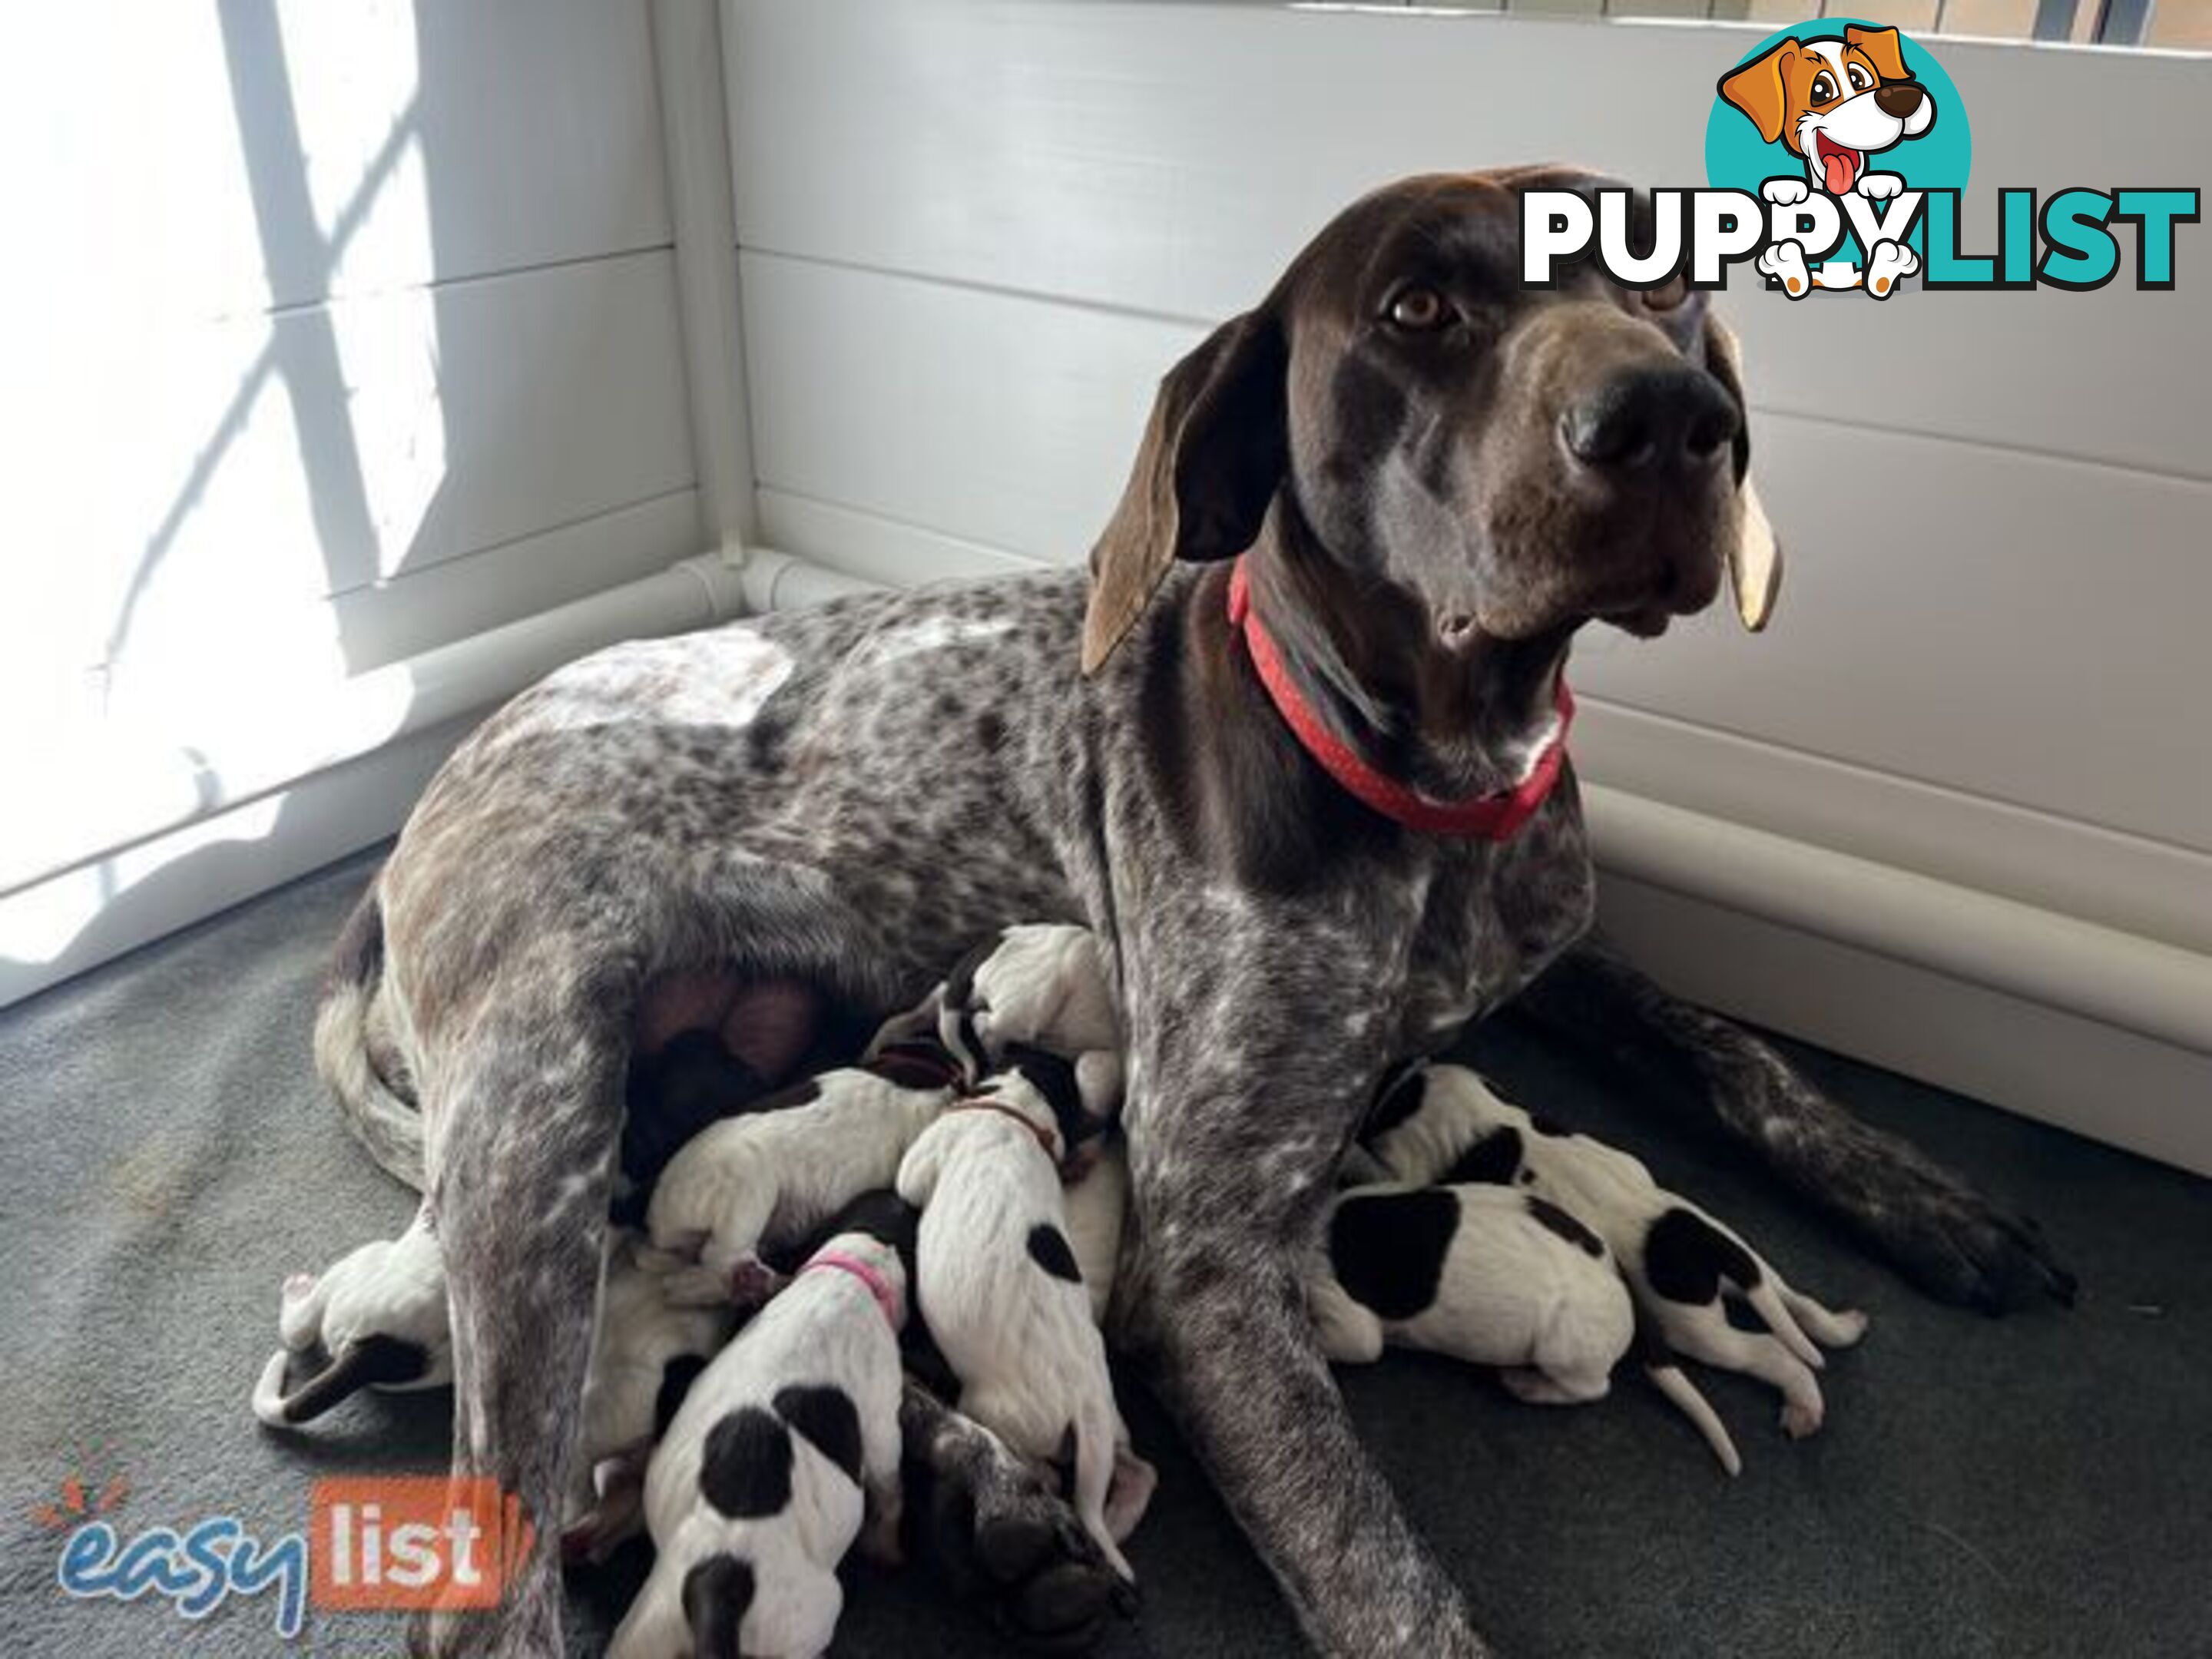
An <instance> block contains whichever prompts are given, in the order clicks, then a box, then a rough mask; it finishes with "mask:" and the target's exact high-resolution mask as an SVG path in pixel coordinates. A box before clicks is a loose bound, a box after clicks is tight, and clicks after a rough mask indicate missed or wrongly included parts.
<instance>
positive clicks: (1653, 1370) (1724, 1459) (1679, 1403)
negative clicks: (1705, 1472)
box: [1636, 1308, 1743, 1476]
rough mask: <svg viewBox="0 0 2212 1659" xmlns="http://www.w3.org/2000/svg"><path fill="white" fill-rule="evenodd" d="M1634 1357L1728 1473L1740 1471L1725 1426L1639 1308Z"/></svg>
mask: <svg viewBox="0 0 2212 1659" xmlns="http://www.w3.org/2000/svg"><path fill="white" fill-rule="evenodd" d="M1636 1358H1637V1360H1638V1363H1639V1364H1642V1365H1643V1367H1644V1376H1646V1377H1648V1378H1649V1379H1650V1383H1651V1386H1652V1387H1653V1388H1655V1389H1658V1390H1659V1392H1660V1393H1662V1394H1663V1395H1666V1396H1667V1398H1668V1400H1670V1401H1673V1402H1674V1408H1675V1409H1676V1410H1677V1411H1679V1412H1680V1413H1682V1415H1683V1416H1685V1417H1686V1418H1688V1419H1690V1422H1691V1424H1692V1426H1694V1427H1695V1428H1696V1430H1697V1431H1698V1432H1699V1434H1701V1435H1703V1436H1705V1444H1707V1445H1708V1446H1711V1448H1712V1449H1713V1455H1714V1456H1715V1457H1717V1458H1718V1459H1719V1460H1720V1465H1721V1467H1722V1468H1723V1469H1726V1470H1727V1471H1728V1472H1729V1474H1730V1475H1731V1476H1734V1475H1739V1474H1742V1473H1743V1459H1742V1458H1741V1457H1740V1456H1738V1455H1736V1449H1735V1441H1734V1440H1733V1439H1731V1438H1730V1437H1729V1431H1728V1425H1727V1424H1725V1423H1723V1422H1722V1421H1721V1419H1720V1413H1718V1412H1716V1411H1715V1410H1714V1409H1713V1407H1712V1402H1711V1401H1709V1400H1707V1399H1706V1398H1705V1395H1704V1394H1703V1392H1701V1391H1700V1390H1699V1388H1698V1385H1697V1384H1696V1383H1692V1382H1691V1381H1690V1379H1689V1378H1688V1377H1687V1376H1684V1375H1683V1374H1682V1368H1681V1366H1680V1365H1679V1364H1676V1363H1675V1359H1674V1350H1673V1349H1672V1348H1670V1347H1668V1346H1667V1341H1666V1339H1665V1338H1663V1337H1662V1336H1661V1335H1660V1334H1659V1333H1658V1332H1657V1331H1656V1330H1654V1329H1653V1328H1651V1325H1650V1322H1649V1321H1648V1320H1647V1319H1646V1318H1645V1316H1644V1310H1643V1309H1641V1308H1638V1310H1636Z"/></svg>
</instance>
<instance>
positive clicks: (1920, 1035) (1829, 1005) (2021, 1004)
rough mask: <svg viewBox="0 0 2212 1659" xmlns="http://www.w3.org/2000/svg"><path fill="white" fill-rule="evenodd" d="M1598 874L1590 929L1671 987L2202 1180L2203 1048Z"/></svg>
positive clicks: (2209, 1102) (2211, 1104)
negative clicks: (1599, 923) (1595, 921)
mask: <svg viewBox="0 0 2212 1659" xmlns="http://www.w3.org/2000/svg"><path fill="white" fill-rule="evenodd" d="M1600 869H1601V880H1600V884H1599V897H1598V910H1599V914H1600V915H1601V917H1602V918H1603V919H1604V922H1605V926H1606V927H1607V929H1608V930H1609V931H1610V932H1611V933H1613V937H1614V938H1615V939H1617V940H1618V941H1619V942H1620V945H1622V946H1623V948H1625V949H1626V951H1628V952H1629V954H1630V955H1631V956H1632V957H1634V958H1635V959H1636V960H1637V961H1638V963H1641V964H1643V966H1644V968H1645V969H1647V970H1648V971H1650V973H1651V974H1653V975H1656V977H1657V978H1658V979H1659V980H1661V981H1662V982H1664V983H1665V984H1666V985H1667V986H1668V987H1669V988H1671V989H1673V990H1674V991H1677V992H1679V993H1680V994H1682V995H1684V996H1686V997H1689V998H1691V999H1692V1000H1695V1001H1697V1002H1700V1003H1703V1004H1705V1006H1708V1007H1712V1008H1717V1009H1718V1010H1720V1011H1721V1012H1723V1013H1727V1014H1730V1015H1733V1016H1735V1018H1739V1019H1744V1020H1748V1021H1750V1022H1752V1023H1753V1024H1758V1025H1764V1026H1766V1027H1768V1028H1769V1029H1771V1030H1777V1031H1782V1032H1785V1033H1787V1034H1788V1035H1790V1036H1796V1037H1802V1038H1803V1039H1804V1040H1806V1041H1807V1042H1815V1043H1819V1044H1820V1046H1821V1047H1823V1048H1832V1049H1834V1050H1836V1051H1837V1052H1838V1053H1839V1054H1850V1055H1851V1056H1853V1057H1854V1058H1856V1059H1859V1060H1868V1061H1870V1062H1872V1063H1873V1064H1875V1065H1877V1066H1887V1067H1888V1068H1889V1069H1890V1070H1892V1071H1895V1072H1901V1073H1904V1074H1905V1075H1906V1076H1907V1077H1914V1078H1918V1079H1922V1080H1923V1081H1925V1082H1929V1083H1934V1084H1937V1085H1941V1086H1942V1087H1943V1088H1946V1089H1954V1090H1956V1091H1958V1092H1959V1093H1960V1094H1963V1095H1970V1096H1972V1097H1974V1098H1975V1099H1978V1100H1985V1101H1988V1102H1990V1103H1992V1104H1994V1105H1998V1106H2002V1107H2005V1108H2007V1109H2009V1110H2012V1111H2015V1112H2018V1113H2020V1114H2021V1115H2023V1116H2026V1117H2032V1118H2037V1119H2039V1120H2041V1121H2044V1122H2046V1123H2055V1124H2057V1125H2058V1126H2059V1127H2061V1128H2066V1129H2071V1130H2073V1131H2074V1132H2075V1133H2077V1134H2082V1135H2087V1137H2089V1138H2090V1139H2093V1140H2101V1141H2105V1142H2107V1143H2109V1144H2110V1145H2112V1146H2124V1147H2126V1148H2127V1149H2128V1150H2129V1151H2130V1152H2141V1153H2142V1154H2143V1155H2144V1156H2145V1157H2147V1158H2157V1159H2159V1160H2160V1161H2161V1162H2164V1163H2167V1164H2179V1166H2180V1167H2182V1168H2183V1169H2185V1170H2195V1171H2196V1172H2197V1173H2198V1174H2200V1175H2212V1054H2207V1053H2205V1052H2204V1051H2203V1050H2202V1049H2198V1048H2184V1047H2181V1046H2179V1044H2175V1043H2170V1042H2159V1041H2158V1040H2156V1039H2155V1038H2151V1037H2146V1036H2140V1035H2138V1034H2137V1033H2136V1032H2133V1031H2130V1030H2124V1029H2123V1028H2121V1027H2119V1026H2117V1025H2112V1024H2106V1023H2105V1022H2103V1021H2100V1020H2096V1019H2089V1018H2083V1017H2082V1016H2081V1015H2079V1014H2076V1013H2072V1012H2068V1011H2066V1010H2063V1009H2060V1008H2054V1007H2051V1006H2049V1005H2047V1004H2044V1003H2039V1002H2031V1001H2028V1000H2026V999H2024V998H2021V997H2015V996H2008V995H2007V994H2004V993H2002V992H2001V991H1993V990H1990V988H1988V987H1985V986H1982V985H1977V984H1975V983H1973V982H1972V981H1969V980H1965V979H1960V978H1958V977H1956V976H1954V975H1948V974H1942V973H1936V972H1934V971H1932V970H1930V969H1927V968H1925V967H1923V966H1921V965H1919V964H1917V963H1911V962H1906V961H1902V960H1900V959H1899V958H1897V957H1892V956H1884V955H1881V954H1879V953H1877V952H1875V951H1866V950H1861V949H1858V948H1857V947H1855V946H1852V945H1839V944H1838V943H1836V942H1835V941H1834V940H1832V939H1823V938H1820V936H1819V935H1817V934H1815V933H1809V932H1807V931H1805V930H1804V929H1802V928H1797V927H1790V926H1787V925H1785V924H1783V923H1779V922H1776V921H1771V920H1769V919H1767V918H1765V917H1764V916H1759V915H1749V914H1747V913H1746V912H1744V911H1741V910H1735V909H1731V908H1728V907H1727V906H1724V905H1720V904H1716V903H1713V902H1711V901H1710V900H1707V899H1704V898H1700V897H1698V896H1695V895H1692V894H1689V893H1682V892H1674V891H1669V890H1667V889H1665V888H1662V887H1655V886H1651V885H1649V884H1645V883H1643V882H1639V881H1634V880H1630V879H1627V878H1622V877H1620V876H1617V875H1614V874H1612V873H1611V872H1606V871H1604V869H1603V866H1602V865H1601V866H1600Z"/></svg>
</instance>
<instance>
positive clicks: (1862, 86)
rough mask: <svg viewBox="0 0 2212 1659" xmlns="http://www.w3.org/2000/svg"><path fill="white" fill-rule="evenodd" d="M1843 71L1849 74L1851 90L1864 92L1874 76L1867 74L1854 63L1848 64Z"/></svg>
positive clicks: (1870, 84) (1871, 83) (1872, 81)
mask: <svg viewBox="0 0 2212 1659" xmlns="http://www.w3.org/2000/svg"><path fill="white" fill-rule="evenodd" d="M1844 74H1846V75H1848V76H1850V80H1851V90H1852V91H1853V92H1864V91H1865V90H1866V89H1867V88H1869V87H1870V86H1872V85H1873V84H1874V76H1871V75H1869V74H1868V73H1867V72H1866V71H1865V70H1863V69H1861V68H1860V67H1859V66H1858V65H1857V64H1850V65H1849V66H1848V67H1847V68H1846V69H1845V70H1844Z"/></svg>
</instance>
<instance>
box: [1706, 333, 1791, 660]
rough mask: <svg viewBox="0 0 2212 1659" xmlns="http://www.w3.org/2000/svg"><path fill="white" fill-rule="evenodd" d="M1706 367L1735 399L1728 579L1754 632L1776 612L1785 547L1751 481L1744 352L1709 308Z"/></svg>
mask: <svg viewBox="0 0 2212 1659" xmlns="http://www.w3.org/2000/svg"><path fill="white" fill-rule="evenodd" d="M1705 368H1706V369H1707V370H1708V371H1709V372H1710V373H1711V374H1712V376H1713V378H1714V379H1715V380H1718V381H1719V382H1720V383H1721V384H1722V385H1723V386H1726V387H1727V388H1728V392H1729V397H1731V398H1734V399H1735V407H1736V428H1735V448H1734V454H1733V457H1732V459H1734V461H1735V495H1736V525H1735V538H1734V539H1733V540H1732V541H1730V542H1729V549H1728V561H1729V582H1730V585H1731V586H1733V587H1734V588H1735V613H1736V615H1737V616H1738V617H1741V618H1742V619H1743V625H1744V626H1745V627H1746V628H1747V629H1750V630H1751V631H1752V632H1753V633H1754V634H1756V633H1757V632H1758V631H1759V629H1762V628H1764V627H1765V626H1766V619H1767V618H1768V617H1771V616H1772V615H1773V614H1774V600H1775V596H1776V594H1778V592H1780V591H1781V587H1782V548H1781V544H1779V543H1778V542H1777V541H1776V540H1775V538H1774V526H1772V525H1771V524H1770V523H1769V522H1768V521H1767V518H1766V509H1765V507H1763V506H1761V505H1760V504H1759V489H1758V487H1757V486H1756V485H1754V484H1753V483H1752V481H1751V408H1750V405H1749V404H1747V403H1746V402H1745V401H1744V396H1743V354H1742V352H1741V349H1739V348H1738V347H1737V345H1736V343H1735V334H1734V333H1733V332H1731V331H1730V330H1729V325H1727V324H1726V323H1723V321H1721V319H1719V318H1717V317H1716V316H1714V315H1713V314H1712V313H1711V312H1707V313H1705Z"/></svg>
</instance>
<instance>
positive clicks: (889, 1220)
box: [805, 1188, 921, 1279]
mask: <svg viewBox="0 0 2212 1659" xmlns="http://www.w3.org/2000/svg"><path fill="white" fill-rule="evenodd" d="M920 1236H921V1211H920V1210H917V1209H916V1208H915V1206H913V1205H911V1204H908V1202H906V1201H905V1200H903V1199H902V1198H901V1197H900V1196H899V1195H898V1194H896V1193H895V1192H893V1191H891V1190H890V1188H883V1189H881V1190H880V1191H878V1192H872V1193H862V1194H860V1196H859V1197H858V1198H856V1199H854V1200H853V1201H852V1202H851V1203H849V1204H848V1205H846V1206H845V1207H844V1208H842V1210H840V1211H838V1212H837V1213H836V1214H835V1215H833V1216H831V1217H830V1218H829V1221H828V1222H826V1223H825V1224H824V1225H823V1227H822V1228H821V1229H820V1231H817V1233H816V1234H815V1235H814V1237H813V1238H812V1239H811V1241H810V1242H809V1243H808V1245H807V1248H806V1250H805V1254H806V1255H813V1254H814V1253H815V1251H817V1250H820V1249H828V1248H829V1246H830V1245H831V1244H832V1243H836V1241H837V1240H838V1239H840V1238H841V1237H842V1238H844V1239H846V1240H847V1241H848V1243H849V1241H850V1240H851V1239H852V1238H853V1237H866V1238H870V1239H872V1240H874V1241H875V1243H877V1244H878V1245H880V1246H881V1247H882V1248H883V1249H887V1250H889V1251H890V1252H891V1253H892V1254H893V1255H896V1257H897V1258H898V1262H899V1267H900V1271H901V1273H902V1274H903V1275H904V1276H905V1277H906V1278H908V1279H911V1278H912V1277H913V1276H914V1250H915V1240H916V1239H917V1238H918V1237H920ZM840 1248H843V1247H842V1246H840Z"/></svg>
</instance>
